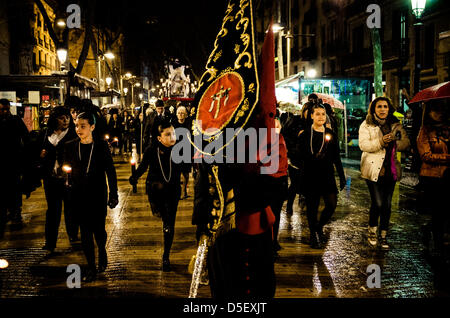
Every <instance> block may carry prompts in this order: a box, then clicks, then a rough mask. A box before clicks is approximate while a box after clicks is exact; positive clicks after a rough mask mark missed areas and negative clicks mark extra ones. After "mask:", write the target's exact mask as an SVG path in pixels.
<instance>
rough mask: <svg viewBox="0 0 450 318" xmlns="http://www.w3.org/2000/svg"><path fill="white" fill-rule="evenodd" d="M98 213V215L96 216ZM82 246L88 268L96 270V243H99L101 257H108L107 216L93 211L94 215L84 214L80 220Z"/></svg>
mask: <svg viewBox="0 0 450 318" xmlns="http://www.w3.org/2000/svg"><path fill="white" fill-rule="evenodd" d="M96 212H97V215H96ZM80 220H81V222H80V230H81V245H82V247H83V252H84V255H85V257H86V260H87V263H88V267H89V268H90V269H92V270H95V268H96V266H95V245H94V237H95V242H96V243H97V248H98V254H99V257H101V256H106V239H107V234H106V230H105V222H106V214H103V213H98V211H92V213H90V214H87V213H83V214H82V216H81V218H80Z"/></svg>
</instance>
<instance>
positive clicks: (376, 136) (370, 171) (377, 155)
mask: <svg viewBox="0 0 450 318" xmlns="http://www.w3.org/2000/svg"><path fill="white" fill-rule="evenodd" d="M397 131H400V134H401V139H400V140H397V141H396V143H397V151H404V150H405V149H407V148H408V147H409V139H408V137H407V134H406V131H405V130H404V129H403V127H402V125H401V124H400V123H394V124H392V132H393V134H394V135H395V134H396V132H397ZM382 140H383V133H382V132H381V129H380V127H378V126H377V125H370V124H368V123H367V120H365V121H364V122H363V123H362V124H361V126H360V127H359V148H360V149H361V150H362V152H363V153H362V155H361V177H363V178H364V179H369V180H371V181H374V182H377V181H378V177H379V175H380V171H381V168H382V167H383V162H384V158H385V156H386V149H385V148H384V147H383V145H382ZM395 166H396V170H397V177H398V180H400V178H401V165H400V163H399V162H398V161H397V156H395Z"/></svg>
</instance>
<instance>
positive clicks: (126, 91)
mask: <svg viewBox="0 0 450 318" xmlns="http://www.w3.org/2000/svg"><path fill="white" fill-rule="evenodd" d="M123 92H124V93H125V95H126V94H127V93H128V88H127V87H125V88H124V89H123Z"/></svg>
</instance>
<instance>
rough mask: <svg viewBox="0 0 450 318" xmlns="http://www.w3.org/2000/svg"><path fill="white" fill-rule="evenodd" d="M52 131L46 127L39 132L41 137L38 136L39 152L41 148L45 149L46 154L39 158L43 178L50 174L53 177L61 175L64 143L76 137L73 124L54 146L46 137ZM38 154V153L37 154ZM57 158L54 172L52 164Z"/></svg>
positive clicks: (53, 164)
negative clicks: (56, 168)
mask: <svg viewBox="0 0 450 318" xmlns="http://www.w3.org/2000/svg"><path fill="white" fill-rule="evenodd" d="M52 133H53V132H50V131H48V129H45V130H43V131H42V132H41V137H40V138H39V141H38V142H39V143H40V145H41V147H39V151H38V152H39V154H40V153H41V151H42V150H43V149H45V150H46V152H47V154H46V156H45V157H44V158H42V159H40V161H41V165H42V171H41V172H42V177H43V178H49V177H51V176H54V177H62V176H63V173H62V165H63V160H64V158H63V156H64V145H65V143H66V142H68V141H71V140H73V139H76V138H78V136H77V134H76V132H75V129H74V127H73V126H69V128H68V131H67V134H66V135H65V136H64V138H63V139H61V140H60V141H59V143H58V144H57V145H56V147H55V146H53V144H51V143H50V141H49V140H48V137H50V136H51V135H52ZM39 154H38V155H39ZM56 160H58V163H59V166H60V167H59V169H58V171H57V172H56V175H55V172H54V166H55V162H56Z"/></svg>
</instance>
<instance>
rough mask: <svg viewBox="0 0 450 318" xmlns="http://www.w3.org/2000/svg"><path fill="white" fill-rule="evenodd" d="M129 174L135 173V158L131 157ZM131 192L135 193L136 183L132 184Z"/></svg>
mask: <svg viewBox="0 0 450 318" xmlns="http://www.w3.org/2000/svg"><path fill="white" fill-rule="evenodd" d="M130 163H131V175H132V176H134V175H135V173H136V160H134V158H131V161H130ZM133 193H137V185H136V184H133Z"/></svg>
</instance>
